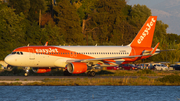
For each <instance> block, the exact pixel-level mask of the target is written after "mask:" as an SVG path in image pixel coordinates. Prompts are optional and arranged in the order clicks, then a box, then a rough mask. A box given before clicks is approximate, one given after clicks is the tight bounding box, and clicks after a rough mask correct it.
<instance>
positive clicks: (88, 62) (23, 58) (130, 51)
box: [4, 16, 160, 76]
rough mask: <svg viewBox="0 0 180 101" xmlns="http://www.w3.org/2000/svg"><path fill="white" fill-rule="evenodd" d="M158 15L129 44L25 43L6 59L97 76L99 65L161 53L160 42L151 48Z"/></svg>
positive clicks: (15, 63) (41, 69) (39, 70)
mask: <svg viewBox="0 0 180 101" xmlns="http://www.w3.org/2000/svg"><path fill="white" fill-rule="evenodd" d="M156 20H157V16H150V17H149V18H148V19H147V21H146V22H145V24H144V25H143V27H142V28H141V30H140V31H139V32H138V34H137V36H136V37H135V38H134V40H133V41H132V42H131V43H130V44H129V45H127V46H48V45H47V43H46V44H45V45H44V46H24V47H19V48H16V49H15V50H13V52H12V53H11V54H9V55H8V56H6V57H5V59H4V61H5V62H6V63H7V64H8V65H9V66H18V67H25V76H27V75H28V71H29V69H30V68H32V70H33V71H34V72H36V73H46V72H50V71H51V69H53V68H65V71H64V75H71V74H80V73H87V75H88V76H95V72H94V71H93V70H94V69H95V67H108V66H118V65H120V64H126V63H130V62H133V61H136V60H140V59H145V58H148V57H151V56H152V55H155V54H158V53H159V52H160V50H159V49H157V47H158V45H159V43H158V44H157V45H156V46H155V47H154V48H151V44H152V40H153V35H154V30H155V25H156Z"/></svg>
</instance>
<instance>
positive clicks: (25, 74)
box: [24, 67, 30, 77]
mask: <svg viewBox="0 0 180 101" xmlns="http://www.w3.org/2000/svg"><path fill="white" fill-rule="evenodd" d="M29 69H30V67H25V73H24V76H25V77H27V76H28V75H29Z"/></svg>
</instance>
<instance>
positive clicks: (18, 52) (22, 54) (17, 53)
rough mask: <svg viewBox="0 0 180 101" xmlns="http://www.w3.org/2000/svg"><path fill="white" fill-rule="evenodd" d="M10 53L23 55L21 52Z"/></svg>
mask: <svg viewBox="0 0 180 101" xmlns="http://www.w3.org/2000/svg"><path fill="white" fill-rule="evenodd" d="M11 54H18V55H23V52H12V53H11Z"/></svg>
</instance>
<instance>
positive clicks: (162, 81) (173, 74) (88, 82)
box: [0, 69, 180, 86]
mask: <svg viewBox="0 0 180 101" xmlns="http://www.w3.org/2000/svg"><path fill="white" fill-rule="evenodd" d="M15 72H16V73H15ZM31 72H32V71H31ZM23 74H24V71H22V70H21V69H16V70H12V71H7V70H5V71H2V72H1V73H0V75H5V76H7V75H8V76H13V75H20V76H23ZM30 74H31V75H41V76H43V75H46V76H62V75H63V72H62V71H52V72H50V73H45V74H36V73H30ZM96 74H97V75H100V76H109V78H93V77H92V78H88V77H85V78H75V79H74V78H61V79H49V78H45V79H44V80H42V82H36V81H34V82H31V83H23V84H22V83H21V81H20V80H19V79H18V78H17V79H15V81H18V82H14V83H4V82H2V83H0V86H2V85H7V86H11V85H13V86H20V85H26V86H94V85H96V86H102V85H103V86H104V85H112V86H126V85H127V86H138V85H148V86H157V85H168V86H169V85H180V71H153V70H136V71H134V70H132V71H128V70H117V71H116V70H108V71H107V70H102V71H97V73H96ZM80 75H83V76H84V75H86V74H85V73H83V74H80ZM112 76H125V77H124V78H113V77H112ZM129 76H136V77H137V78H131V77H129ZM154 76H155V77H157V78H156V79H155V78H150V77H154ZM23 81H28V80H27V79H25V80H23Z"/></svg>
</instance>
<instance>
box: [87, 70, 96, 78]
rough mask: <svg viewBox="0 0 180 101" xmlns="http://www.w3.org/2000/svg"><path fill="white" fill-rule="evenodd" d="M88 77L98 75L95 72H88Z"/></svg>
mask: <svg viewBox="0 0 180 101" xmlns="http://www.w3.org/2000/svg"><path fill="white" fill-rule="evenodd" d="M87 75H88V76H92V77H94V76H95V75H96V73H95V72H94V71H88V72H87Z"/></svg>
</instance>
